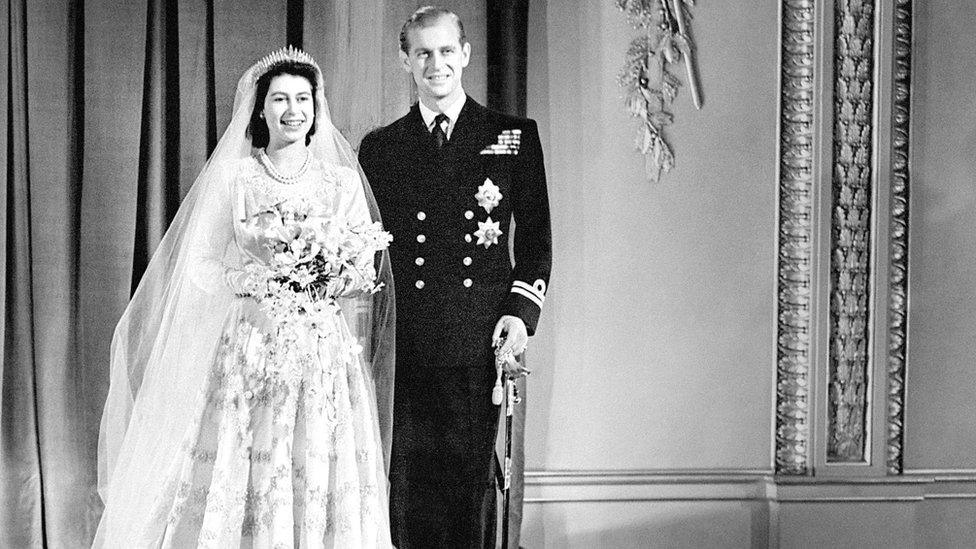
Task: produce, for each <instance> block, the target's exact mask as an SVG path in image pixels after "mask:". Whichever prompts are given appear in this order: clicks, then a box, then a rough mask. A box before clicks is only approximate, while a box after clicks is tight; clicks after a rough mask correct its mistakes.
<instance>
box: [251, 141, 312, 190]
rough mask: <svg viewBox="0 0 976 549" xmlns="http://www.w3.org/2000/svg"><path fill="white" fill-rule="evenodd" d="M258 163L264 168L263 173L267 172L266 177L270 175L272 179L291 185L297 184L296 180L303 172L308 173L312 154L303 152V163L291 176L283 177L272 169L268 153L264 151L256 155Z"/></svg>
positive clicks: (272, 165)
mask: <svg viewBox="0 0 976 549" xmlns="http://www.w3.org/2000/svg"><path fill="white" fill-rule="evenodd" d="M258 162H260V163H261V165H262V166H264V169H265V171H267V172H268V175H270V176H271V177H272V179H274V180H275V181H277V182H279V183H283V184H285V185H291V184H293V183H296V182H298V180H299V179H301V178H302V176H303V175H305V172H307V171H308V168H309V166H311V165H312V153H310V152H308V151H307V150H306V151H305V161H304V162H302V165H301V166H300V167H299V168H298V170H297V171H296V172H295V173H293V174H292V175H283V174H282V173H281V172H279V171H278V170H277V169H276V168H275V167H274V164H273V163H272V162H271V159H270V158H268V153H267V152H265V150H264V149H261V154H259V155H258Z"/></svg>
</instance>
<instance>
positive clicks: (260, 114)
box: [258, 112, 264, 120]
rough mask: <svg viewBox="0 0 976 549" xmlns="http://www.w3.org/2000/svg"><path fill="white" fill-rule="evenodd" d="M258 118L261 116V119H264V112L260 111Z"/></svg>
mask: <svg viewBox="0 0 976 549" xmlns="http://www.w3.org/2000/svg"><path fill="white" fill-rule="evenodd" d="M258 118H260V119H261V120H264V113H263V112H262V113H258Z"/></svg>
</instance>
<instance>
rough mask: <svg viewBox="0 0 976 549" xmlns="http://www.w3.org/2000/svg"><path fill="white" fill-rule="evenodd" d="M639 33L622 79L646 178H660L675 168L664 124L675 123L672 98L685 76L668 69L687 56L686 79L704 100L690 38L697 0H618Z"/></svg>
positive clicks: (696, 96) (695, 99)
mask: <svg viewBox="0 0 976 549" xmlns="http://www.w3.org/2000/svg"><path fill="white" fill-rule="evenodd" d="M614 2H615V3H616V4H617V7H618V8H619V9H620V10H621V11H623V12H624V13H626V14H627V18H628V20H629V21H630V23H631V24H632V25H633V26H634V28H635V29H637V30H639V31H641V33H642V34H641V35H640V36H638V37H637V38H634V40H633V41H631V43H630V47H629V48H628V50H627V62H626V65H624V68H623V70H622V71H621V72H620V76H619V78H618V83H619V84H620V86H621V87H623V88H624V90H625V94H626V96H625V101H626V104H627V109H628V110H629V111H630V113H631V114H632V115H633V116H634V117H636V118H639V119H640V128H639V130H638V136H637V149H638V150H639V151H640V152H641V153H642V154H643V155H644V169H645V172H646V174H647V178H648V179H650V180H651V181H653V182H657V181H658V180H659V179H660V177H661V172H662V171H663V172H665V173H667V172H669V171H671V168H673V167H674V154H673V153H672V152H671V147H670V145H668V143H667V141H665V139H664V136H663V132H664V128H665V127H667V126H668V125H670V124H671V122H672V121H673V116H672V114H671V112H670V108H671V103H672V101H674V98H675V97H676V96H677V95H678V87H679V86H680V85H681V81H680V80H679V79H678V78H677V77H676V76H675V75H674V74H673V73H672V72H671V71H670V70H669V67H670V65H671V64H673V63H677V62H678V61H680V60H682V59H684V63H685V71H686V75H687V76H686V80H687V83H688V87H689V89H690V91H691V99H692V101H693V102H694V104H695V108H697V109H701V108H702V104H703V99H702V93H701V85H700V84H699V81H698V67H697V66H696V63H695V50H694V45H693V44H692V41H691V35H690V27H689V24H688V22H687V20H688V18H690V15H689V14H688V13H687V12H686V10H687V9H688V6H694V5H695V0H614Z"/></svg>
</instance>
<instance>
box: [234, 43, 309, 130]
mask: <svg viewBox="0 0 976 549" xmlns="http://www.w3.org/2000/svg"><path fill="white" fill-rule="evenodd" d="M282 74H290V75H292V76H300V77H302V78H304V79H305V80H308V83H309V84H311V85H312V113H313V116H314V115H315V114H316V110H317V109H318V105H316V104H315V94H316V92H317V91H318V90H317V88H318V84H317V83H316V80H317V79H318V78H317V76H318V73H317V71H316V70H315V67H313V66H312V65H309V64H308V63H301V62H298V61H282V62H280V63H275V64H274V65H272V66H271V68H270V69H268V71H267V72H265V73H264V74H262V75H261V77H260V78H258V82H257V91H256V92H255V95H254V110H252V111H251V122H250V123H248V125H247V133H248V134H250V136H251V145H253V146H254V147H258V148H261V147H267V146H268V141H269V140H270V139H271V136H270V135H268V125H267V122H265V120H264V119H263V118H261V111H263V110H264V100H265V98H266V97H267V96H268V88H269V87H271V80H272V79H273V78H274V77H276V76H281V75H282ZM314 133H315V120H312V127H311V128H310V129H309V130H308V133H307V134H306V135H305V145H308V144H309V143H311V142H312V135H313V134H314Z"/></svg>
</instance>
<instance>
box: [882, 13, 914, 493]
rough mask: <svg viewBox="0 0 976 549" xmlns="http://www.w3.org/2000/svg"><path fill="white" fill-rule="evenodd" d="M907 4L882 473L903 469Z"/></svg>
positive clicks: (895, 146)
mask: <svg viewBox="0 0 976 549" xmlns="http://www.w3.org/2000/svg"><path fill="white" fill-rule="evenodd" d="M911 76H912V0H897V1H896V2H895V23H894V76H893V79H894V86H893V88H894V89H893V104H892V114H891V117H892V121H891V130H892V146H891V204H890V207H891V214H890V215H891V218H890V226H889V233H888V234H889V237H888V238H889V241H888V254H889V265H888V364H887V374H888V376H887V377H888V379H887V383H888V391H887V394H888V408H887V412H888V413H887V420H888V421H887V423H888V426H887V427H888V428H887V469H888V474H889V475H898V474H901V473H902V470H903V468H904V460H903V451H902V446H903V443H904V435H905V433H904V421H905V343H906V341H907V340H908V196H909V194H908V193H909V173H908V152H909V147H910V141H909V128H910V122H911Z"/></svg>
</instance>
